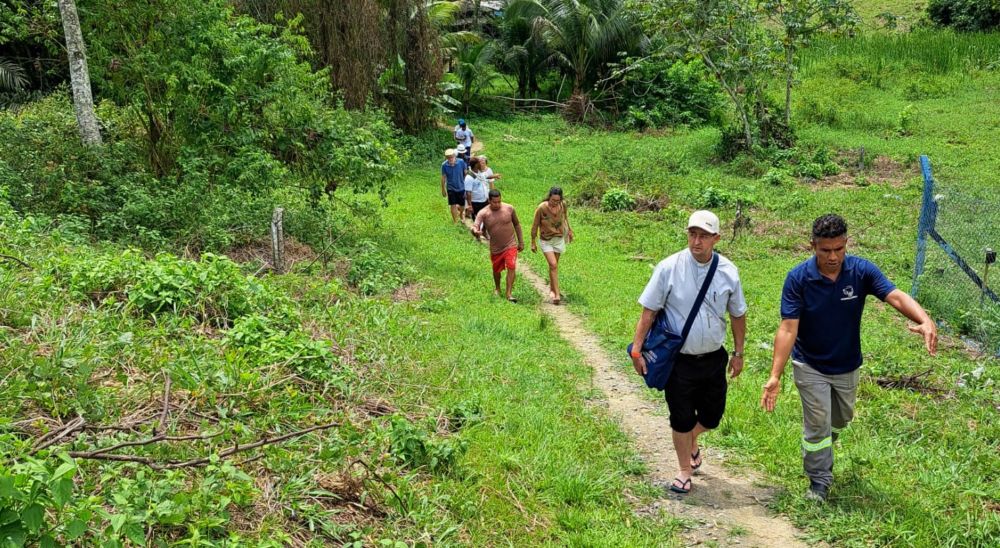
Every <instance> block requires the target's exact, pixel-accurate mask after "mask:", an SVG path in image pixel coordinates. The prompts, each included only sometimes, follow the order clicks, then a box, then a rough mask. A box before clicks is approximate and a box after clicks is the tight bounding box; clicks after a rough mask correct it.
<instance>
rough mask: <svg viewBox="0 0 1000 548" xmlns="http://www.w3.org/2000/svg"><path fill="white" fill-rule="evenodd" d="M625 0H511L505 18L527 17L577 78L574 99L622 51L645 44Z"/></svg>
mask: <svg viewBox="0 0 1000 548" xmlns="http://www.w3.org/2000/svg"><path fill="white" fill-rule="evenodd" d="M624 4H625V3H624V0H510V1H509V3H508V5H507V16H508V17H518V18H524V19H526V20H528V21H529V22H530V23H531V27H532V30H533V32H535V33H538V35H539V36H541V37H542V38H543V39H544V41H545V43H546V44H548V46H549V47H550V48H551V49H552V50H553V51H554V52H555V60H556V61H557V62H558V63H559V64H560V65H562V67H563V69H564V70H565V71H567V72H568V73H569V75H570V76H572V77H573V93H574V95H578V94H585V92H584V90H585V89H589V88H591V87H593V85H594V84H595V83H597V82H598V80H600V78H601V76H602V75H604V74H606V73H607V66H608V63H612V62H614V61H616V60H618V57H619V53H620V52H627V53H635V52H637V51H639V50H640V49H641V48H642V47H643V46H644V45H645V43H646V39H645V37H644V35H643V34H642V31H641V30H640V29H639V27H638V25H637V24H636V22H635V21H634V20H633V19H632V18H631V17H630V15H629V13H628V12H627V11H626V10H625V5H624Z"/></svg>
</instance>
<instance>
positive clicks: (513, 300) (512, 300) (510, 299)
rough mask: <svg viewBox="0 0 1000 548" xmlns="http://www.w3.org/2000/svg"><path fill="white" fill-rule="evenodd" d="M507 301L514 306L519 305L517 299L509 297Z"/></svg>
mask: <svg viewBox="0 0 1000 548" xmlns="http://www.w3.org/2000/svg"><path fill="white" fill-rule="evenodd" d="M507 300H508V301H510V302H512V303H514V304H517V297H507Z"/></svg>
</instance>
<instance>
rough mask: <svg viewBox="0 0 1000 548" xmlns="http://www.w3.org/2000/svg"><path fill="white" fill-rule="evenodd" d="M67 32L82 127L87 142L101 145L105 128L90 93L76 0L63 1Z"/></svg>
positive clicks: (62, 10) (75, 104)
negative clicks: (101, 127)
mask: <svg viewBox="0 0 1000 548" xmlns="http://www.w3.org/2000/svg"><path fill="white" fill-rule="evenodd" d="M59 14H60V15H61V16H62V23H63V32H64V33H65V34H66V53H67V55H68V56H69V76H70V82H71V84H72V87H73V110H75V111H76V122H77V124H78V125H79V126H80V138H81V139H82V140H83V144H85V145H87V146H95V145H98V146H99V145H100V144H101V129H100V128H99V127H98V125H97V115H96V114H95V113H94V98H93V96H92V95H91V93H90V72H89V71H88V70H87V49H86V47H84V44H83V33H82V32H81V31H80V18H79V17H78V16H77V14H76V0H59Z"/></svg>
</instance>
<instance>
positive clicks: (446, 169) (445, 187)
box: [441, 148, 467, 224]
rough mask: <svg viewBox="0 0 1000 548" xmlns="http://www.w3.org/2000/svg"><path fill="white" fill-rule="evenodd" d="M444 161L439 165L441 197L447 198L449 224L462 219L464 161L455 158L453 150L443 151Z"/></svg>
mask: <svg viewBox="0 0 1000 548" xmlns="http://www.w3.org/2000/svg"><path fill="white" fill-rule="evenodd" d="M444 157H445V160H444V162H443V163H442V164H441V196H442V197H444V198H448V207H449V208H450V209H451V224H455V223H457V222H459V221H460V220H461V219H462V213H463V212H462V207H463V206H464V205H465V172H466V169H467V168H466V166H465V161H464V160H462V159H460V158H456V152H455V149H453V148H449V149H448V150H445V151H444Z"/></svg>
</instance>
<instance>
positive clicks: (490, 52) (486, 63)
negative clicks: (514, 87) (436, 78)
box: [455, 41, 498, 116]
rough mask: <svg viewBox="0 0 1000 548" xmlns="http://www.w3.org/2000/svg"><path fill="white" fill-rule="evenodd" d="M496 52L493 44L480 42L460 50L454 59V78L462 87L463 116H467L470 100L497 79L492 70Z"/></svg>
mask: <svg viewBox="0 0 1000 548" xmlns="http://www.w3.org/2000/svg"><path fill="white" fill-rule="evenodd" d="M495 52H496V49H495V46H494V45H493V42H487V41H480V42H479V43H478V44H474V45H471V46H468V47H465V48H463V49H461V50H460V51H459V53H458V57H457V58H456V67H455V76H457V77H458V81H459V82H460V83H461V85H462V105H463V107H464V108H465V115H466V116H468V115H469V104H470V103H471V102H472V98H473V97H475V96H476V95H478V94H479V92H480V91H481V90H482V89H483V88H485V87H486V86H489V85H490V84H492V83H493V81H494V80H495V79H496V78H497V77H498V75H497V71H496V70H495V69H494V68H493V56H494V54H495Z"/></svg>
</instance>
